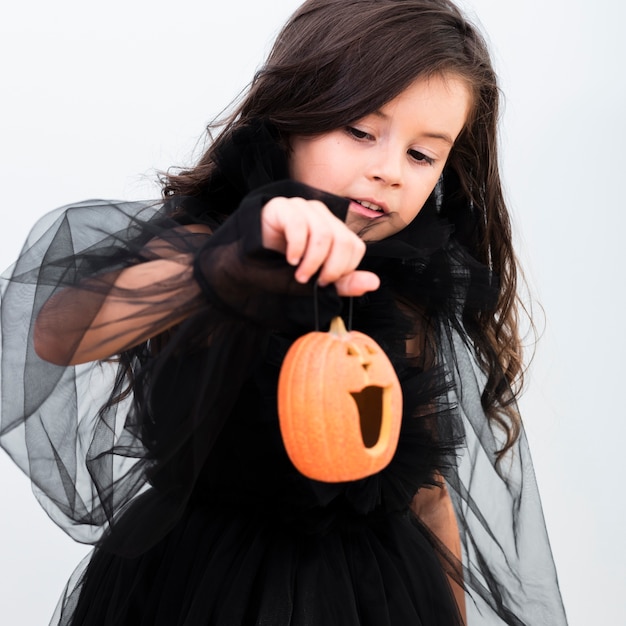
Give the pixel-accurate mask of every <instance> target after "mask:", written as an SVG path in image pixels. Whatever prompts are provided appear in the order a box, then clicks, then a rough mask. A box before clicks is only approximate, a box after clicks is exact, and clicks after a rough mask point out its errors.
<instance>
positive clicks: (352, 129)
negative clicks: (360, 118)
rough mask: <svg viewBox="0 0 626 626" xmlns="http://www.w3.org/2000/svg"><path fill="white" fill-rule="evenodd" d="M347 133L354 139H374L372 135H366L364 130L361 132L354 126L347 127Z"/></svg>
mask: <svg viewBox="0 0 626 626" xmlns="http://www.w3.org/2000/svg"><path fill="white" fill-rule="evenodd" d="M346 132H347V133H348V135H350V136H351V137H353V138H354V139H358V140H362V139H373V137H372V135H370V134H369V133H366V132H365V131H364V130H359V129H358V128H356V127H354V126H346Z"/></svg>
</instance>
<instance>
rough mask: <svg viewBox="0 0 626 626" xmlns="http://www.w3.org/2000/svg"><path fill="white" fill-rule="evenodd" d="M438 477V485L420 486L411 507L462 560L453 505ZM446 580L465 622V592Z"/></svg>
mask: <svg viewBox="0 0 626 626" xmlns="http://www.w3.org/2000/svg"><path fill="white" fill-rule="evenodd" d="M438 478H439V481H440V485H439V486H428V487H422V488H421V489H420V490H419V491H418V492H417V493H416V494H415V496H414V498H413V501H412V503H411V509H412V511H413V512H414V513H415V514H416V515H417V517H418V518H419V519H420V520H421V521H422V522H423V523H424V524H425V525H426V526H427V527H428V529H429V530H430V531H431V532H432V533H433V534H434V535H435V537H437V539H439V541H441V543H442V544H443V545H444V546H445V547H446V548H447V549H448V550H449V551H450V552H451V553H452V555H454V556H455V557H456V558H457V559H458V560H459V562H460V561H461V560H462V554H461V539H460V536H459V527H458V524H457V521H456V515H455V514H454V507H453V506H452V500H451V498H450V494H449V493H448V488H447V487H446V484H445V481H444V480H443V477H441V476H439V477H438ZM448 580H449V582H450V587H451V589H452V593H453V594H454V598H455V600H456V603H457V606H458V608H459V612H460V614H461V616H462V618H463V622H464V623H466V621H467V616H466V611H465V592H464V590H463V588H462V587H461V585H459V583H458V582H457V581H455V580H454V579H453V578H452V577H451V576H449V575H448Z"/></svg>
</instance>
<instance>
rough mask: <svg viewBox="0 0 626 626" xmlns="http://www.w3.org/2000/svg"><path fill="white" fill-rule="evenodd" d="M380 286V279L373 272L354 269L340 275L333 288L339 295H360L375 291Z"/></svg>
mask: <svg viewBox="0 0 626 626" xmlns="http://www.w3.org/2000/svg"><path fill="white" fill-rule="evenodd" d="M378 287H380V279H379V278H378V276H377V275H376V274H374V273H373V272H365V271H362V270H356V271H354V272H350V273H349V274H346V275H345V276H342V277H341V278H340V279H339V280H337V281H336V282H335V288H336V289H337V293H338V294H339V295H340V296H362V295H363V294H364V293H367V292H368V291H375V290H376V289H378Z"/></svg>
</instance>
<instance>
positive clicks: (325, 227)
mask: <svg viewBox="0 0 626 626" xmlns="http://www.w3.org/2000/svg"><path fill="white" fill-rule="evenodd" d="M311 208H312V207H310V208H309V211H308V212H307V213H306V218H307V222H308V238H307V242H306V250H305V251H304V255H303V257H302V260H301V262H300V265H298V269H297V270H296V273H295V277H296V280H297V281H299V282H301V283H306V282H307V281H309V280H310V278H311V276H313V274H315V272H317V271H318V270H319V269H320V268H321V267H322V265H323V264H324V263H325V262H326V259H327V258H328V256H329V254H330V252H331V250H332V246H333V239H334V230H335V229H336V227H335V226H334V224H333V223H332V221H331V220H330V219H329V218H332V219H335V218H334V216H332V215H331V214H330V213H329V212H328V209H326V207H323V212H320V211H317V210H311Z"/></svg>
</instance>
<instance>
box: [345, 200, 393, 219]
mask: <svg viewBox="0 0 626 626" xmlns="http://www.w3.org/2000/svg"><path fill="white" fill-rule="evenodd" d="M352 210H353V211H354V212H355V213H358V214H359V215H364V216H366V217H372V218H375V217H382V216H383V215H385V214H386V213H385V209H383V207H381V206H380V205H378V204H376V203H374V202H368V201H367V200H352Z"/></svg>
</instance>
